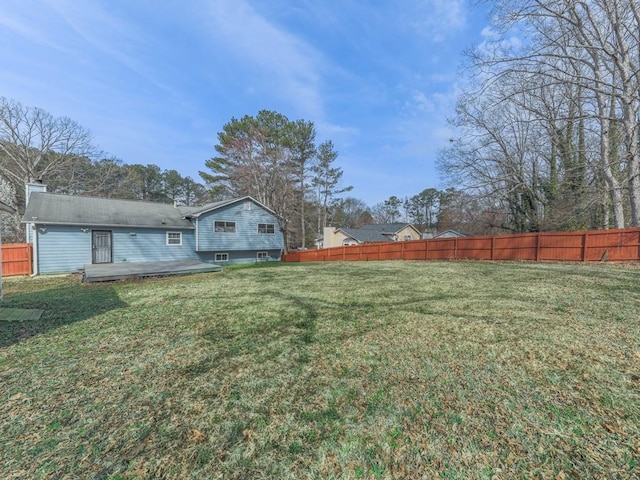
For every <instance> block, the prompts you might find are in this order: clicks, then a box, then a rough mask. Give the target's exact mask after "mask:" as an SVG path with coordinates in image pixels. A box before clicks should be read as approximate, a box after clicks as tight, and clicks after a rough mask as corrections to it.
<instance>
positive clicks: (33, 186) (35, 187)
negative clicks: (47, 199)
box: [24, 178, 47, 206]
mask: <svg viewBox="0 0 640 480" xmlns="http://www.w3.org/2000/svg"><path fill="white" fill-rule="evenodd" d="M46 191H47V186H46V185H45V184H43V183H42V179H40V178H38V179H37V180H36V181H34V182H31V183H27V184H26V185H25V196H24V198H25V206H26V205H28V204H29V196H30V195H31V194H32V193H33V192H46Z"/></svg>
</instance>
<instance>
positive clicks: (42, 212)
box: [23, 192, 194, 229]
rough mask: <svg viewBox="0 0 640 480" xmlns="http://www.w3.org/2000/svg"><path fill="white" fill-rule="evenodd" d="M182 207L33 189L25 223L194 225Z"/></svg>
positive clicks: (178, 226) (133, 225) (177, 226)
mask: <svg viewBox="0 0 640 480" xmlns="http://www.w3.org/2000/svg"><path fill="white" fill-rule="evenodd" d="M184 216H185V212H184V211H183V210H182V208H176V207H174V206H173V205H168V204H165V203H153V202H142V201H138V200H121V199H114V198H96V197H80V196H72V195H58V194H54V193H41V192H33V193H31V196H30V197H29V204H28V205H27V209H26V211H25V213H24V217H23V222H34V223H38V224H44V223H46V224H60V225H100V226H126V227H145V228H153V227H156V228H181V229H185V228H188V229H191V228H194V227H193V225H192V223H191V221H190V220H188V219H186V218H184Z"/></svg>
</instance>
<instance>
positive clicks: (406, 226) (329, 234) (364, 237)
mask: <svg viewBox="0 0 640 480" xmlns="http://www.w3.org/2000/svg"><path fill="white" fill-rule="evenodd" d="M420 237H421V234H420V231H419V230H418V229H417V228H416V227H414V226H413V225H411V224H410V223H382V224H371V225H365V226H364V227H360V228H342V227H340V228H335V227H325V229H324V236H323V239H322V246H323V248H330V247H340V246H343V245H358V244H361V243H374V242H400V241H409V240H420Z"/></svg>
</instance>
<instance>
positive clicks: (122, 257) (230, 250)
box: [23, 185, 284, 274]
mask: <svg viewBox="0 0 640 480" xmlns="http://www.w3.org/2000/svg"><path fill="white" fill-rule="evenodd" d="M34 186H35V187H36V189H39V186H38V185H34ZM23 222H24V223H26V224H27V241H28V242H30V243H33V259H34V274H38V273H58V272H74V271H77V270H79V269H81V268H83V267H84V265H85V264H96V263H119V262H152V261H165V260H184V259H194V260H199V261H202V262H208V263H239V262H251V261H264V260H277V259H279V258H280V255H281V253H282V249H283V246H284V240H283V235H282V232H281V231H280V228H279V227H278V218H277V217H276V214H275V213H274V212H273V211H272V210H270V209H269V208H267V207H266V206H264V205H262V204H261V203H259V202H257V201H256V200H254V199H253V198H251V197H243V198H236V199H233V200H226V201H222V202H216V203H211V204H208V205H205V206H202V207H182V206H173V205H168V204H162V203H153V202H143V201H137V200H120V199H111V198H95V197H83V196H71V195H58V194H52V193H46V192H44V191H42V190H40V191H32V192H30V195H29V196H28V203H27V208H26V211H25V214H24V217H23Z"/></svg>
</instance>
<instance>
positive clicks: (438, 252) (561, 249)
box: [283, 228, 640, 262]
mask: <svg viewBox="0 0 640 480" xmlns="http://www.w3.org/2000/svg"><path fill="white" fill-rule="evenodd" d="M463 259H469V260H526V261H536V262H566V261H568V262H596V261H609V262H637V261H640V228H626V229H616V230H591V231H588V232H543V233H522V234H516V235H496V236H487V237H457V238H432V239H429V240H413V241H409V242H381V243H365V244H361V245H350V246H343V247H332V248H324V249H320V250H303V251H297V252H290V253H288V254H287V255H285V256H283V261H285V262H324V261H332V260H347V261H366V260H463Z"/></svg>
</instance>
